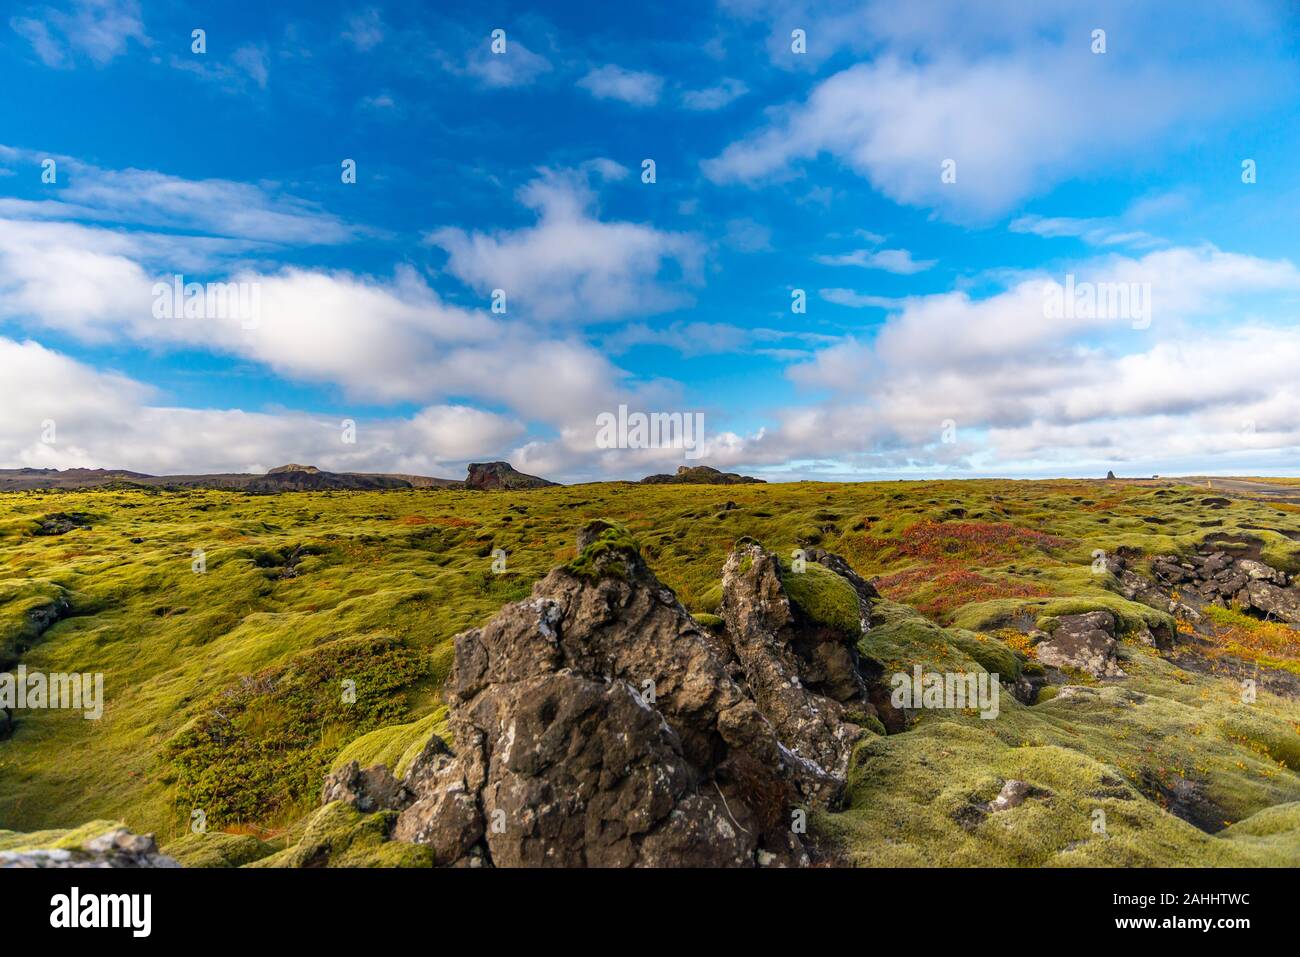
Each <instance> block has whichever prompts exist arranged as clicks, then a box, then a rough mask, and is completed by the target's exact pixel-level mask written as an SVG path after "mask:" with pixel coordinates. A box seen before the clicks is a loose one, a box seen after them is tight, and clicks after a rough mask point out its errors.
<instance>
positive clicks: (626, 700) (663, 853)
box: [394, 523, 843, 867]
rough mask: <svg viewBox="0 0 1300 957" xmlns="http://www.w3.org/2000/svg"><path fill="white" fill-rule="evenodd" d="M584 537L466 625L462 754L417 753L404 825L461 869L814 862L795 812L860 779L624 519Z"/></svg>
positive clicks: (459, 718) (453, 692)
mask: <svg viewBox="0 0 1300 957" xmlns="http://www.w3.org/2000/svg"><path fill="white" fill-rule="evenodd" d="M582 541H584V542H586V545H585V547H584V550H583V552H582V553H581V554H580V555H579V556H578V558H577V559H575V560H574V561H573V562H571V563H570V564H569V565H567V566H561V567H559V568H556V569H554V570H552V571H551V572H550V574H548V575H547V576H546V578H544V579H543V580H542V581H540V582H538V583H537V585H536V586H534V589H533V594H532V597H531V598H529V599H527V600H525V601H521V602H516V603H514V604H511V605H507V606H505V607H504V608H503V609H502V610H501V611H500V612H499V613H498V614H497V616H496V617H495V618H493V619H492V621H491V622H489V623H488V624H487V625H485V626H484V627H482V628H476V629H472V630H470V631H467V632H463V633H462V634H460V635H457V636H456V638H455V663H454V666H453V668H452V673H451V675H450V677H449V679H448V682H447V685H446V688H445V693H446V695H447V700H448V703H449V705H450V708H451V714H450V724H451V728H452V731H453V733H454V735H455V740H456V745H457V751H456V754H455V756H454V757H453V756H451V755H448V754H446V753H445V752H443V751H442V750H441V749H439V748H436V747H435V748H431V749H426V752H425V754H423V755H421V757H420V758H419V759H417V761H416V762H415V763H414V764H413V766H412V768H411V770H410V772H409V773H408V775H407V777H406V781H405V784H406V786H407V787H408V788H409V789H410V790H411V791H412V792H413V793H414V795H415V798H416V800H415V802H414V803H413V804H411V805H410V806H409V807H407V808H406V810H404V811H403V812H402V814H401V816H400V817H399V818H398V822H397V825H396V828H395V830H394V835H395V836H396V837H397V838H398V839H403V840H410V841H415V842H418V843H421V844H426V845H427V846H429V847H430V848H432V849H433V850H434V854H435V858H436V860H437V862H438V863H441V864H453V865H465V864H470V865H472V864H474V863H484V864H492V865H495V866H507V867H511V866H610V867H614V866H631V865H635V866H709V867H714V866H750V865H754V864H783V865H801V864H806V863H808V860H809V858H808V854H807V852H806V850H805V849H804V847H803V845H802V843H801V839H800V837H799V835H798V834H797V833H795V830H794V829H793V828H792V827H791V822H792V820H793V818H794V811H795V809H796V807H797V806H798V805H800V804H806V803H808V802H810V801H823V802H829V801H833V800H834V799H835V798H837V797H838V795H839V793H840V791H841V790H842V787H843V779H842V778H837V777H836V776H834V775H831V774H828V773H827V772H826V771H825V770H823V769H822V768H821V767H819V766H818V765H817V764H815V763H814V762H813V761H812V760H809V759H807V758H805V757H803V756H801V755H799V754H797V753H795V752H794V751H793V750H792V749H791V748H789V747H787V746H786V745H784V744H783V742H782V740H781V738H780V737H779V736H778V733H777V731H776V730H775V729H774V727H773V723H772V722H771V721H769V719H768V717H766V716H765V715H764V714H763V712H762V711H761V710H760V706H759V704H758V703H756V700H755V698H754V697H753V696H751V695H750V694H749V693H748V691H747V689H745V688H744V687H743V686H742V685H741V684H739V683H737V682H736V681H735V680H733V679H732V677H731V676H730V674H729V673H728V670H729V669H728V665H729V662H728V661H727V650H726V648H725V647H724V646H723V645H722V643H721V641H720V640H719V638H718V637H716V636H713V635H710V634H708V633H707V632H706V631H704V630H703V629H701V628H700V626H699V625H698V624H697V623H696V622H695V620H694V619H693V618H692V617H691V616H690V614H689V613H687V611H686V609H685V608H683V607H682V605H681V604H680V603H679V602H678V601H677V598H676V596H675V595H674V594H673V593H672V591H671V590H670V589H668V588H666V587H664V586H663V585H662V584H661V583H660V582H659V581H658V579H656V578H655V576H654V574H653V573H652V572H651V571H650V570H649V568H648V567H647V566H646V564H645V562H644V561H643V560H642V558H641V556H640V554H639V552H638V551H637V549H636V547H635V544H634V543H632V542H631V540H630V537H629V536H628V535H627V533H626V532H625V531H623V530H622V529H620V528H618V527H617V526H613V525H612V524H610V523H606V524H605V525H604V526H603V527H602V528H600V529H594V528H590V529H587V530H585V531H584V533H583V535H582ZM828 703H829V704H832V705H834V706H835V707H836V708H838V707H839V705H838V704H837V703H834V702H828Z"/></svg>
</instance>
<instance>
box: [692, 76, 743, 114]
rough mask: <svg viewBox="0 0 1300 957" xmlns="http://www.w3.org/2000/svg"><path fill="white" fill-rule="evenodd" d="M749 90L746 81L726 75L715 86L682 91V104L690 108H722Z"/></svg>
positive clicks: (703, 109)
mask: <svg viewBox="0 0 1300 957" xmlns="http://www.w3.org/2000/svg"><path fill="white" fill-rule="evenodd" d="M748 92H749V87H747V86H746V85H745V84H744V82H742V81H741V80H737V79H735V78H734V77H724V78H723V79H722V80H721V81H720V82H718V83H717V84H716V85H715V86H710V87H705V88H704V89H702V90H686V91H684V92H683V93H682V105H683V106H684V107H686V108H687V109H688V110H699V111H701V112H708V111H712V110H720V109H722V108H723V107H724V106H727V105H729V104H731V103H733V102H735V101H736V100H738V99H740V97H742V96H744V95H745V94H746V93H748Z"/></svg>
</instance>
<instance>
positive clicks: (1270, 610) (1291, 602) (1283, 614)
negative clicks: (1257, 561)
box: [1246, 581, 1300, 624]
mask: <svg viewBox="0 0 1300 957" xmlns="http://www.w3.org/2000/svg"><path fill="white" fill-rule="evenodd" d="M1246 600H1247V603H1248V605H1249V607H1251V608H1254V609H1256V610H1257V611H1261V612H1263V613H1264V614H1266V615H1272V616H1273V617H1274V618H1276V619H1278V620H1279V621H1285V622H1288V623H1289V624H1300V590H1297V589H1294V588H1279V587H1278V586H1277V585H1271V584H1269V583H1268V582H1264V581H1252V582H1251V583H1250V584H1249V585H1247V586H1246Z"/></svg>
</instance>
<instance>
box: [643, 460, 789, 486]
mask: <svg viewBox="0 0 1300 957" xmlns="http://www.w3.org/2000/svg"><path fill="white" fill-rule="evenodd" d="M762 481H763V479H758V478H752V477H750V476H748V475H738V474H736V473H735V472H719V471H718V470H717V469H715V468H710V467H709V466H707V465H694V466H688V465H680V466H678V467H677V474H676V475H668V474H666V473H661V474H659V475H647V476H646V477H645V478H643V479H642V480H641V484H642V485H751V484H755V483H759V482H762Z"/></svg>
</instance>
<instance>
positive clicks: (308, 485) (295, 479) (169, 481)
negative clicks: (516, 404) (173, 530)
mask: <svg viewBox="0 0 1300 957" xmlns="http://www.w3.org/2000/svg"><path fill="white" fill-rule="evenodd" d="M555 484H556V483H555V482H550V481H547V480H546V479H543V478H538V477H537V476H535V475H525V474H524V473H523V472H518V471H516V470H515V469H514V468H512V467H511V466H510V464H509V463H508V462H488V463H475V464H473V465H471V466H470V467H469V475H468V477H467V478H465V479H463V480H458V479H447V478H435V477H433V476H429V475H403V474H387V473H375V472H327V471H325V470H323V469H320V468H317V467H316V466H314V465H299V464H296V463H290V464H288V465H278V466H276V467H275V468H273V469H271V470H270V471H268V472H267V473H266V474H265V475H257V474H254V473H246V472H219V473H213V474H203V475H148V474H146V473H144V472H132V471H128V470H127V469H32V468H24V469H0V491H3V492H18V491H24V490H33V489H67V490H76V489H91V488H103V487H106V486H111V485H137V486H148V487H154V488H208V489H227V490H230V491H240V492H252V493H256V494H274V493H277V492H305V491H322V490H326V489H357V490H376V489H399V488H442V489H465V488H472V489H487V490H491V489H520V488H543V487H545V486H548V485H555Z"/></svg>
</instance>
